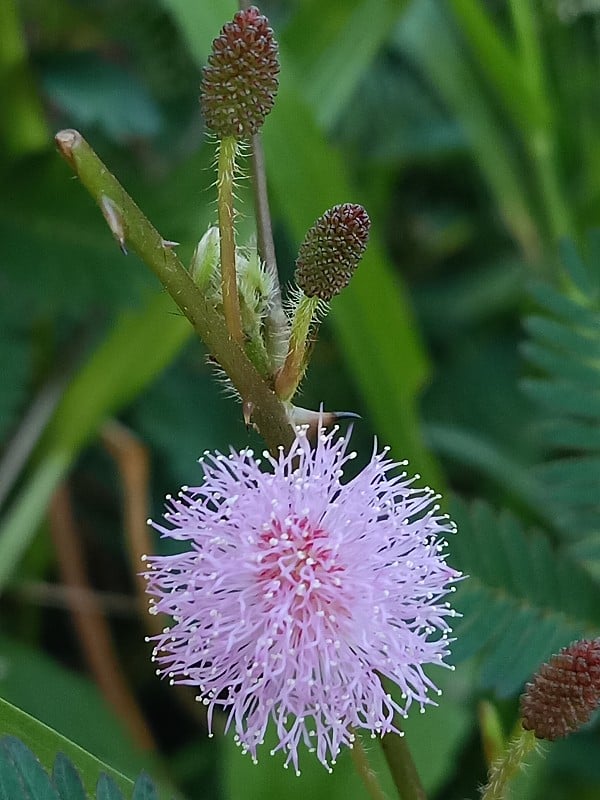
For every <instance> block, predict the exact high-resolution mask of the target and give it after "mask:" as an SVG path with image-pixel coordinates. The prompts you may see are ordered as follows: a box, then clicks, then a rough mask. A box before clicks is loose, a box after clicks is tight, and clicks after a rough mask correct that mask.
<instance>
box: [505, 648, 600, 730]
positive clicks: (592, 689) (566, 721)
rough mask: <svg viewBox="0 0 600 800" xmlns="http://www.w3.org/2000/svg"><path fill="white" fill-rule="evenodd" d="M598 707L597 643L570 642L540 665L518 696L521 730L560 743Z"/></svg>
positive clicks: (599, 658)
mask: <svg viewBox="0 0 600 800" xmlns="http://www.w3.org/2000/svg"><path fill="white" fill-rule="evenodd" d="M599 704H600V639H591V640H581V641H579V642H573V644H570V645H569V646H568V647H563V649H562V650H561V651H560V652H559V653H558V654H557V655H554V656H552V658H551V659H550V660H549V661H547V662H546V663H545V664H543V665H542V667H541V669H540V670H539V672H538V673H537V674H536V675H535V677H534V679H533V681H532V682H531V683H528V684H527V686H526V687H525V691H524V692H523V694H522V696H521V716H522V723H523V727H524V728H525V730H528V731H533V732H534V733H535V735H536V736H537V738H538V739H548V740H549V741H554V739H560V738H562V737H563V736H568V735H569V734H570V733H574V732H575V731H576V730H578V729H579V728H580V727H581V726H582V725H584V724H585V723H586V722H587V721H588V720H589V719H590V717H591V715H592V713H593V712H594V711H595V710H596V708H597V707H598V705H599Z"/></svg>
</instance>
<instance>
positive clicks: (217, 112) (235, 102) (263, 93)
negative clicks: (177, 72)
mask: <svg viewBox="0 0 600 800" xmlns="http://www.w3.org/2000/svg"><path fill="white" fill-rule="evenodd" d="M278 74H279V60H278V47H277V42H276V41H275V39H274V37H273V31H272V30H271V28H270V27H269V20H268V19H267V18H266V17H265V16H263V14H261V13H260V11H259V10H258V8H256V7H255V6H251V7H250V8H248V9H245V10H244V11H238V13H237V14H236V15H235V16H234V18H233V20H232V21H231V22H228V23H227V24H226V25H224V26H223V28H222V29H221V33H220V35H219V36H218V37H217V38H216V39H215V40H214V41H213V45H212V52H211V54H210V56H209V57H208V65H207V66H206V67H204V69H203V72H202V84H201V91H200V99H201V104H202V111H203V113H204V117H205V120H206V125H207V127H208V128H210V130H212V131H213V132H214V133H216V134H217V135H218V136H220V137H221V138H224V137H226V136H233V137H234V138H236V139H245V138H248V137H249V136H252V135H253V134H255V133H256V132H257V131H258V130H259V128H260V127H261V126H262V124H263V122H264V121H265V117H266V116H267V114H268V113H269V111H270V110H271V109H272V108H273V104H274V102H275V95H276V94H277V88H278V85H279V83H278V80H277V75H278Z"/></svg>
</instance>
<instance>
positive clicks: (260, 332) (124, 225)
mask: <svg viewBox="0 0 600 800" xmlns="http://www.w3.org/2000/svg"><path fill="white" fill-rule="evenodd" d="M248 19H249V20H250V22H251V23H252V24H251V27H253V28H256V26H257V24H258V25H259V28H260V29H261V30H262V31H263V33H264V31H265V25H266V22H265V20H264V17H262V15H260V14H259V13H258V12H256V11H255V10H252V11H251V12H250V15H249V17H248ZM240 20H243V16H242V17H239V16H238V17H236V19H235V20H234V22H233V23H231V24H230V25H228V26H226V28H225V29H224V32H223V35H222V36H223V37H224V41H225V48H224V49H223V48H221V50H219V49H218V48H217V52H218V54H219V55H220V56H221V55H223V53H224V54H225V55H226V49H227V46H229V45H230V44H231V41H232V39H231V37H232V36H235V32H236V30H237V31H241V32H242V34H243V35H244V36H246V32H245V31H244V30H243V25H241V24H240ZM266 38H267V44H268V47H267V50H268V52H269V54H270V57H271V56H272V54H273V49H272V47H273V44H274V39H273V37H272V34H271V32H269V33H268V36H267V37H266ZM221 41H223V39H221ZM248 41H251V42H253V41H256V38H255V37H254V35H252V36H251V37H250V38H249V40H248ZM271 60H272V59H271ZM215 65H217V66H219V69H221V68H223V69H225V68H226V65H225V67H223V64H222V63H221V62H215V63H213V64H212V65H211V66H215ZM221 75H222V77H223V81H224V83H226V82H227V81H226V80H225V78H226V75H225V72H222V73H221ZM234 78H235V80H237V79H238V78H239V76H238V75H237V74H236V75H234ZM270 80H271V88H273V87H274V82H273V76H272V75H271V79H270ZM205 83H206V81H205ZM213 85H214V82H213ZM273 99H274V98H273ZM269 103H270V105H269ZM269 103H268V104H267V105H269V107H270V106H271V105H272V102H271V101H269ZM206 116H207V118H210V113H207V114H206ZM227 119H230V117H227ZM260 121H262V118H261V120H260ZM216 134H217V135H218V137H219V139H220V142H219V147H220V150H219V156H218V161H219V162H220V163H219V170H220V174H221V175H222V180H221V181H218V183H217V186H218V192H219V223H220V225H219V228H213V229H211V230H210V231H209V233H208V234H207V237H206V238H205V240H203V242H202V243H201V244H200V245H199V247H198V249H197V253H196V257H195V261H194V265H193V266H192V267H190V270H189V275H190V276H191V278H192V283H194V284H195V285H196V286H197V288H198V289H199V290H200V292H201V294H202V295H203V296H204V298H205V299H208V301H209V303H208V307H207V306H205V305H203V304H202V301H201V299H200V298H199V297H198V296H197V295H196V296H193V295H192V293H191V290H190V289H189V283H187V282H186V281H185V279H184V278H183V277H182V276H181V275H180V276H178V278H179V285H178V286H177V287H176V286H175V285H174V283H173V282H171V284H170V291H172V292H173V294H174V295H175V294H178V295H181V291H180V290H181V288H182V287H183V294H184V295H185V293H186V292H188V290H189V296H188V298H187V299H188V300H190V298H193V301H190V305H189V307H188V311H190V316H191V317H192V319H193V321H194V324H195V326H196V328H197V329H202V328H203V322H202V320H201V319H200V317H201V316H202V314H203V313H204V312H206V313H205V317H206V319H208V320H209V321H210V323H211V324H210V326H204V327H210V328H211V330H212V332H213V333H214V331H215V330H216V331H217V336H216V337H215V336H213V339H212V340H211V339H210V336H211V333H207V339H208V342H209V347H210V349H211V350H212V352H213V361H214V363H215V366H218V367H219V368H220V370H221V375H222V376H224V377H225V379H226V380H228V381H230V385H231V386H232V388H233V390H234V391H235V392H236V393H237V394H238V396H239V398H240V400H241V402H242V413H243V416H244V418H245V420H246V422H247V424H249V425H256V426H257V427H258V428H259V429H260V430H261V431H262V432H263V434H264V435H265V438H266V439H267V442H268V444H269V447H271V449H272V450H273V452H275V453H277V452H278V451H277V446H278V445H277V442H279V443H283V442H284V441H286V437H288V438H287V442H286V444H285V445H284V447H289V446H292V447H293V446H294V442H295V440H296V438H297V435H298V434H297V433H295V432H294V427H295V425H296V424H297V423H298V422H300V423H307V424H308V425H309V429H310V432H311V435H313V436H314V435H316V436H317V437H318V436H319V434H320V431H319V429H320V427H321V426H324V427H325V428H328V427H329V426H330V425H331V424H332V422H334V420H335V419H336V418H338V417H339V416H340V415H339V414H335V413H333V414H332V413H331V412H329V413H326V412H322V411H317V410H313V411H308V410H306V409H301V408H299V407H298V406H297V405H296V403H295V398H294V395H295V394H296V391H297V388H298V386H299V384H300V381H301V379H302V377H303V375H304V373H305V371H306V367H307V365H308V358H309V356H310V354H311V347H312V341H311V340H312V339H314V336H315V334H316V331H317V328H318V323H319V320H320V318H321V317H322V315H323V314H324V313H325V312H326V311H327V309H326V308H324V307H323V305H322V304H320V303H318V301H317V300H315V299H314V297H315V295H314V294H313V295H312V297H313V299H311V293H310V290H308V291H307V289H306V286H305V285H303V278H302V277H301V273H302V264H303V259H302V258H300V257H299V259H298V263H297V268H298V269H297V274H296V281H297V283H298V286H299V287H300V290H301V292H302V293H300V291H298V290H297V291H296V292H295V293H293V294H292V301H291V305H289V306H287V307H286V306H285V305H283V304H280V302H279V297H278V287H277V286H276V284H275V283H274V281H273V273H274V271H273V269H272V268H273V261H272V258H269V255H268V249H269V248H268V247H267V248H265V243H264V231H265V225H264V219H262V220H259V224H258V228H259V236H258V241H259V244H258V246H255V245H254V244H253V243H252V242H247V243H246V244H245V245H244V246H243V247H240V246H239V244H238V243H237V242H236V240H235V237H236V231H235V227H234V226H232V225H231V224H230V222H231V220H232V219H234V218H235V211H236V209H235V208H234V205H235V197H234V189H235V183H236V180H239V179H240V178H239V173H238V161H239V160H240V158H242V157H243V154H242V151H243V144H242V142H241V141H240V137H241V139H244V138H245V135H244V131H243V130H242V129H241V128H240V127H239V124H238V123H236V124H235V125H234V126H233V127H230V128H228V129H227V130H225V129H223V130H221V131H220V132H219V131H216ZM254 134H255V131H254V129H252V131H251V132H250V131H248V135H252V136H254ZM59 144H60V146H61V148H62V150H63V153H64V154H65V155H67V156H69V157H70V156H73V158H72V162H73V164H74V165H75V166H76V168H77V170H78V172H79V174H80V177H81V178H82V180H83V181H84V182H85V181H86V175H87V177H88V179H89V180H90V187H89V188H91V189H92V192H93V193H94V191H95V190H94V186H93V174H94V170H95V169H96V166H94V163H95V162H93V159H92V158H91V155H90V154H89V153H88V154H87V155H90V160H89V163H85V158H82V160H81V162H79V161H78V159H77V155H76V154H75V152H76V151H79V155H80V156H84V155H85V143H82V142H80V140H79V139H78V138H77V136H76V135H75V134H70V135H69V136H67V137H61V138H60V139H59ZM256 145H257V143H256V142H253V143H252V146H253V148H254V147H256ZM88 168H89V171H87V172H86V169H88ZM236 175H238V177H237V178H236ZM109 186H110V189H109ZM105 188H106V190H107V191H106V192H105V193H104V194H103V195H100V196H99V195H97V194H95V196H96V198H97V200H98V203H99V205H100V208H101V210H102V211H103V213H104V216H105V218H106V221H107V223H108V224H109V226H110V228H111V230H112V232H113V234H114V236H115V238H116V239H117V241H118V243H119V246H120V247H121V248H122V249H124V250H127V249H133V250H136V249H137V248H136V226H137V225H138V224H139V222H140V220H139V218H136V216H135V213H134V211H133V209H132V208H131V206H130V205H129V204H128V199H127V198H126V196H124V195H122V194H121V193H120V191H121V190H120V189H119V188H118V187H117V186H115V185H114V184H112V185H111V184H110V181H109V179H108V178H107V180H106V184H105ZM113 191H114V193H113ZM340 208H341V209H343V211H344V212H349V215H350V216H356V215H357V214H358V215H360V216H362V215H363V214H364V213H365V212H364V209H361V207H360V206H358V205H356V204H345V205H344V206H341V207H340ZM336 210H337V209H332V210H331V212H326V213H325V214H324V215H323V217H322V218H321V220H317V222H316V223H315V226H313V229H312V230H313V231H314V230H318V229H326V227H327V226H326V221H327V219H328V218H329V217H330V216H332V215H333V216H335V212H336ZM341 216H346V217H348V213H346V214H342V215H341ZM367 220H368V218H367ZM142 224H143V223H142ZM367 225H368V223H367ZM367 231H368V227H367ZM146 232H148V231H147V229H146ZM261 236H262V238H263V241H262V243H261V241H260V240H261ZM343 236H344V231H343V230H342V234H341V238H342V240H343ZM336 237H338V234H337V233H334V234H333V236H332V237H331V238H332V239H333V240H335V238H336ZM338 238H339V237H338ZM323 241H324V242H325V244H324V245H323V247H324V249H325V251H328V252H331V249H332V247H333V248H334V249H335V247H334V245H331V242H330V240H323ZM360 241H362V244H361V243H360ZM360 241H359V243H358V245H357V248H356V251H357V252H358V253H359V254H360V252H362V250H364V244H365V242H366V238H365V237H364V236H363V238H362V240H360ZM207 242H208V248H206V247H205V245H206V244H207ZM310 242H311V235H310V232H309V234H307V237H306V240H305V245H307V243H310ZM150 243H151V247H147V248H146V250H145V251H144V255H145V256H146V257H147V258H148V259H149V260H150V261H152V260H153V258H154V255H155V254H153V253H152V252H150V251H151V250H152V249H155V250H156V252H157V253H158V254H160V255H161V256H162V259H163V262H165V263H166V264H167V265H168V266H169V267H172V265H173V264H176V263H177V262H176V259H175V258H174V253H173V252H172V251H173V249H174V243H172V242H169V241H167V240H165V239H163V238H162V237H158V236H156V237H154V239H151V240H150ZM305 245H303V246H302V248H301V255H302V253H303V251H304V250H306V247H305ZM138 247H139V249H140V250H142V249H143V247H142V244H141V243H139V242H138ZM207 249H208V250H210V258H209V259H208V260H205V258H204V254H205V252H206V250H207ZM215 249H216V250H217V251H218V256H217V257H216V258H215ZM232 255H233V258H232ZM157 261H158V259H154V262H157ZM334 261H335V258H334ZM340 261H341V258H340ZM326 263H327V260H325V261H324V262H322V263H321V267H322V268H323V271H324V272H325V271H326V269H325V264H326ZM231 264H233V270H231V268H230V267H231ZM227 265H229V266H227ZM355 266H356V262H354V263H353V265H352V268H351V269H350V272H352V271H353V270H354V268H355ZM155 268H156V270H157V271H160V268H159V267H158V266H156V263H155ZM317 274H318V268H317ZM232 276H233V279H234V281H235V285H236V290H235V291H234V292H232V290H231V287H232V285H234V283H232ZM162 277H163V278H164V281H165V284H166V285H167V286H169V281H170V280H171V281H172V276H169V275H167V273H166V271H165V272H164V273H163V275H162ZM567 294H569V293H567ZM570 294H571V295H572V297H571V299H573V296H575V297H577V293H576V292H575V293H573V292H571V293H570ZM236 297H237V301H238V305H239V309H238V310H236V309H235V299H236ZM318 299H319V300H320V299H321V298H320V297H319V298H318ZM329 299H331V298H327V300H329ZM577 299H580V296H579V297H577ZM184 300H185V298H184ZM232 300H233V302H232ZM232 306H233V310H232ZM555 309H556V306H552V308H551V310H555ZM214 311H216V315H213V316H212V317H211V316H210V314H211V312H214ZM301 311H302V313H301ZM184 312H185V309H184ZM581 321H582V320H581V318H580V319H579V322H580V323H581ZM223 322H224V323H225V324H224V325H223V324H222V323H223ZM561 322H562V321H561ZM213 323H214V324H213ZM219 325H220V326H221V327H219ZM578 327H579V328H580V327H581V325H579V326H578ZM224 330H225V331H227V333H228V336H229V338H230V339H232V340H234V341H236V342H238V343H239V344H241V348H240V349H242V350H243V351H244V355H245V357H246V359H247V362H249V363H250V364H251V365H252V366H253V367H254V369H255V370H256V372H257V373H258V375H259V376H260V378H261V379H262V380H263V383H264V384H266V386H267V388H270V389H271V390H272V394H275V395H276V397H277V398H278V399H279V400H280V401H281V402H280V404H279V405H277V404H276V403H273V397H272V395H270V394H269V393H268V392H265V391H264V386H261V385H260V383H259V382H258V381H256V380H255V376H254V375H252V373H251V372H249V371H248V369H247V363H246V362H245V361H244V360H243V356H242V355H240V354H239V352H238V351H237V350H236V349H235V347H231V346H229V344H230V343H225V344H223V341H219V339H221V340H222V339H223V331H224ZM537 332H538V333H539V335H540V337H541V338H542V339H543V332H542V331H541V328H540V326H538V331H537ZM579 332H580V331H579ZM562 336H563V339H562V344H565V345H566V344H568V343H569V339H568V336H567V334H566V333H564V334H562ZM588 338H591V337H588V336H587V333H584V335H583V339H584V341H585V340H586V339H588ZM211 341H212V343H211ZM562 344H561V345H560V347H562ZM591 346H593V345H592V343H591V342H590V347H591ZM539 352H540V351H539V349H538V351H537V353H538V354H539ZM534 354H535V353H534ZM536 357H537V355H536ZM540 357H541V356H540ZM538 360H539V359H538ZM550 361H551V362H552V364H551V366H552V369H554V368H555V367H556V361H557V359H556V353H555V352H552V350H551V351H550ZM547 363H549V361H548V359H546V360H545V361H543V363H542V368H543V367H544V365H545V364H547ZM286 364H287V365H288V370H287V374H286V372H285V371H284V370H283V367H284V365H286ZM530 388H531V389H532V390H535V389H536V385H533V386H531V387H530ZM537 388H538V389H543V387H539V386H538V387H537ZM554 388H555V387H549V390H550V391H546V392H545V399H548V397H549V395H552V397H553V398H554V400H556V401H558V400H560V397H562V398H563V399H564V397H565V394H564V391H563V392H562V394H560V392H559V390H563V389H564V388H565V387H564V386H561V387H556V390H557V391H554V394H552V389H554ZM538 393H539V392H538ZM558 394H560V397H558ZM563 406H564V402H563ZM265 408H267V409H268V412H267V413H266V414H265V411H264V410H265ZM563 410H564V408H563ZM577 422H578V420H576V421H575V424H577ZM290 430H291V433H290ZM573 430H574V429H573ZM321 435H323V436H328V435H329V434H328V433H325V432H321ZM578 441H579V440H578ZM569 446H570V447H573V444H572V442H571V443H570V445H569ZM237 455H238V456H240V455H241V454H240V453H238V454H237ZM561 455H562V453H561V452H560V448H559V460H561ZM562 461H563V463H561V464H558V465H557V466H556V469H558V468H559V467H560V468H561V470H562V469H563V468H564V470H565V474H567V470H568V468H569V466H570V467H571V468H573V467H574V465H573V464H571V465H569V464H567V463H565V462H566V459H564V458H563V459H562ZM573 476H574V471H573V469H571V478H570V479H569V482H568V483H569V485H570V486H572V485H573V484H572V478H573ZM548 477H549V478H551V476H550V475H549V476H548ZM578 480H579V478H578ZM523 489H526V487H525V484H523ZM201 490H202V487H198V492H200V493H201ZM534 494H535V493H532V494H531V495H527V492H526V491H525V490H524V491H523V500H524V502H526V503H530V506H531V508H532V509H534V508H535V511H534V513H536V514H538V516H539V518H540V519H544V513H543V509H542V510H540V507H539V505H538V506H535V503H536V498H535V497H534ZM172 522H173V521H172ZM558 524H559V525H561V526H563V525H564V526H565V527H566V526H567V522H566V521H559V522H558ZM176 528H177V525H175V529H176ZM457 538H458V539H460V537H457ZM514 539H515V543H516V541H518V536H515V537H514ZM495 544H496V543H495ZM182 555H183V554H182ZM466 571H467V572H468V573H471V572H472V570H471V569H470V568H469V569H467V570H466ZM496 577H497V576H495V579H496ZM169 579H170V578H165V580H169ZM582 582H583V583H585V581H582ZM464 585H465V586H467V587H468V580H467V581H465V582H464ZM477 590H478V589H476V590H475V591H477ZM466 591H469V589H468V588H467V590H466ZM537 599H539V598H536V600H537ZM173 602H174V603H175V602H176V599H173ZM469 621H470V618H468V619H467V624H468V623H469ZM176 624H177V623H176ZM516 627H517V629H518V626H516ZM494 630H495V624H494V622H493V621H491V622H490V625H489V631H494ZM486 633H487V632H486ZM456 635H457V637H458V639H457V643H456V645H457V647H460V646H461V640H460V626H459V628H458V632H457V634H456ZM484 638H485V637H484ZM161 641H162V640H161ZM165 642H167V640H165ZM496 646H497V647H498V650H499V651H500V649H501V648H500V644H499V642H498V640H496ZM165 649H166V652H167V653H169V649H168V646H167V647H166V648H165ZM452 650H454V646H453V647H452ZM159 657H160V655H159ZM163 657H164V652H163ZM192 657H193V653H192ZM521 661H522V659H521ZM174 680H178V678H177V676H176V675H174ZM236 686H237V684H236ZM214 699H215V700H216V701H217V702H216V703H215V704H216V705H218V704H220V703H221V702H222V701H223V700H224V698H223V697H218V696H215V698H214ZM225 706H226V708H225V710H226V712H227V708H229V707H230V706H229V705H228V704H227V703H225ZM244 719H245V718H244V716H243V715H242V717H241V725H242V730H243V723H244ZM301 724H302V723H301ZM387 741H389V739H387ZM242 744H243V745H244V744H245V742H242ZM309 745H310V737H309ZM514 752H515V751H514V749H513V751H512V755H511V758H512V762H511V763H512V765H513V766H514V765H515V759H514ZM519 759H521V756H519ZM519 759H517V761H518V760H519ZM390 766H392V768H393V766H394V759H393V758H392V759H390ZM400 785H401V784H400ZM403 788H404V789H405V788H406V787H403ZM400 791H402V789H400ZM493 791H495V792H496V794H495V795H489V796H500V794H498V792H502V791H504V790H503V789H498V784H497V781H496V783H495V784H494V789H493Z"/></svg>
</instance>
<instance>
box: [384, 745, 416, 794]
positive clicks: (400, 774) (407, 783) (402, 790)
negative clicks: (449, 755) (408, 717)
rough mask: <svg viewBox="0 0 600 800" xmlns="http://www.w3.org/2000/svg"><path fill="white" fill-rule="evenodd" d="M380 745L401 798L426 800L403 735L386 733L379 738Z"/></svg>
mask: <svg viewBox="0 0 600 800" xmlns="http://www.w3.org/2000/svg"><path fill="white" fill-rule="evenodd" d="M381 746H382V748H383V754H384V756H385V760H386V761H387V765H388V767H389V770H390V773H391V776H392V778H393V781H394V784H395V786H396V789H397V790H398V796H399V797H400V798H401V800H427V796H426V794H425V789H423V784H422V783H421V779H420V778H419V773H418V772H417V768H416V766H415V762H414V761H413V758H412V755H411V753H410V750H409V749H408V744H407V743H406V740H405V738H404V736H399V735H398V734H397V733H386V735H385V736H383V737H382V739H381Z"/></svg>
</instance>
